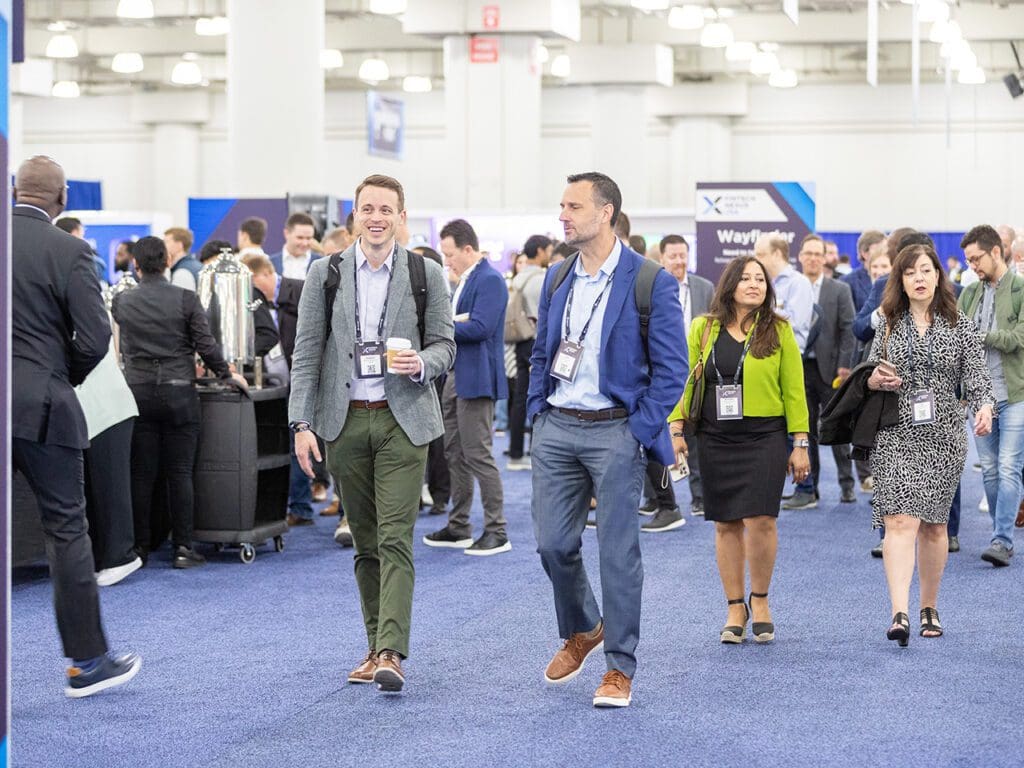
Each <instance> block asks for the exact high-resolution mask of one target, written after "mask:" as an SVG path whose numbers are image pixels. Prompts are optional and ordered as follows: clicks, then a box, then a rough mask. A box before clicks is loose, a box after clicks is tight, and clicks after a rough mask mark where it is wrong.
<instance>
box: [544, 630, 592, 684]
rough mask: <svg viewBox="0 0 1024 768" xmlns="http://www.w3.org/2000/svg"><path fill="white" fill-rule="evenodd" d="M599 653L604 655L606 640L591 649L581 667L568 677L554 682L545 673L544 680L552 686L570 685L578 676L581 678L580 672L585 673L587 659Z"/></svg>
mask: <svg viewBox="0 0 1024 768" xmlns="http://www.w3.org/2000/svg"><path fill="white" fill-rule="evenodd" d="M598 651H600V652H602V653H603V652H604V640H603V639H602V640H601V642H600V643H598V644H597V645H595V646H594V647H593V648H591V649H590V653H588V654H587V655H586V656H584V657H583V661H581V662H580V665H579V666H578V667H576V669H575V670H573V671H572V672H570V673H569V674H568V675H566V676H565V677H560V678H558V679H557V680H554V679H552V678H550V677H548V673H547V672H545V673H544V680H545V681H546V682H548V683H550V684H551V685H561V684H562V683H568V682H569V681H570V680H575V679H576V678H577V676H579V674H580V672H582V671H583V667H584V666H585V665H586V663H587V659H589V658H590V657H591V656H592V655H593V654H595V653H597V652H598Z"/></svg>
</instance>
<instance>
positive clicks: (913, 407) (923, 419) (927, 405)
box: [907, 312, 935, 426]
mask: <svg viewBox="0 0 1024 768" xmlns="http://www.w3.org/2000/svg"><path fill="white" fill-rule="evenodd" d="M916 333H917V330H916V329H915V328H914V324H913V322H911V319H910V313H909V312H908V313H907V357H908V360H909V365H910V380H911V383H912V384H913V385H914V386H917V364H916V363H915V362H914V341H915V334H916ZM925 336H926V337H927V339H928V357H927V362H928V369H927V371H926V373H925V386H923V387H920V388H918V389H916V390H914V392H913V394H911V396H910V415H911V421H912V423H913V424H914V426H918V425H920V424H931V423H933V422H934V421H935V391H934V390H933V389H932V372H933V371H934V370H935V361H934V359H933V357H932V351H933V345H934V343H935V338H934V337H933V336H932V333H931V329H930V328H929V329H928V330H927V331H926V332H925Z"/></svg>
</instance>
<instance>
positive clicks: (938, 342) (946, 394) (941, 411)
mask: <svg viewBox="0 0 1024 768" xmlns="http://www.w3.org/2000/svg"><path fill="white" fill-rule="evenodd" d="M886 330H887V329H886V324H885V322H884V320H883V322H882V325H880V326H879V327H878V329H877V330H876V332H875V340H874V343H873V344H872V345H871V353H870V355H869V358H868V359H869V360H871V361H874V362H877V361H879V360H881V359H883V358H884V359H887V360H888V361H889V362H890V363H892V364H893V365H894V366H895V367H896V371H897V372H898V373H899V375H900V377H901V378H902V379H903V384H902V386H900V388H899V392H898V394H899V423H897V424H896V426H894V427H888V428H886V429H882V430H879V432H878V436H877V439H876V444H875V449H874V450H873V451H872V452H871V473H872V474H873V475H874V478H875V493H874V496H873V497H872V499H871V509H872V515H871V522H872V524H873V525H874V527H875V528H880V527H882V517H883V515H910V516H912V517H917V518H920V519H921V521H922V522H925V523H943V524H944V523H946V521H947V520H948V519H949V506H950V504H952V503H953V496H954V495H955V494H956V488H957V485H958V484H959V483H960V476H961V474H962V473H963V467H964V459H965V458H966V457H967V431H966V429H965V426H964V419H965V417H966V414H965V413H964V407H963V405H962V404H961V402H960V398H959V397H958V396H957V394H958V393H957V390H958V389H959V392H960V394H961V395H962V398H963V400H966V401H967V404H968V405H969V407H970V409H971V411H977V410H978V409H979V408H981V407H982V406H984V405H992V406H993V407H994V406H995V398H994V397H993V394H992V382H991V380H990V379H989V373H988V367H987V366H986V365H985V353H984V348H983V346H982V343H981V340H980V338H979V336H978V333H977V331H976V329H975V327H974V323H972V322H971V321H970V320H969V319H968V318H967V316H966V315H965V314H964V313H963V312H959V313H958V314H957V323H956V326H953V327H951V326H950V325H949V323H948V322H946V320H945V319H944V318H943V317H941V316H938V317H936V318H935V320H934V321H933V322H932V324H931V327H930V328H929V329H928V330H927V332H926V333H925V335H924V336H923V337H922V336H921V335H920V334H919V333H918V332H917V330H916V329H915V328H914V325H913V320H912V318H910V317H909V313H904V315H903V316H901V317H900V319H899V320H898V321H896V323H895V324H894V327H893V328H892V332H891V333H890V334H889V338H888V340H887V341H886V340H885V337H886ZM883 345H884V347H885V349H886V351H885V352H883ZM929 359H930V360H931V364H930V365H929ZM925 388H930V389H931V390H932V392H933V393H934V396H935V408H934V411H935V412H934V416H935V420H934V421H933V422H932V423H931V424H918V425H915V424H914V423H913V412H912V411H913V406H912V397H913V395H914V394H915V393H917V392H919V391H921V390H923V389H925Z"/></svg>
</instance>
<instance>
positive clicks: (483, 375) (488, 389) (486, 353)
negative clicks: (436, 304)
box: [455, 258, 508, 400]
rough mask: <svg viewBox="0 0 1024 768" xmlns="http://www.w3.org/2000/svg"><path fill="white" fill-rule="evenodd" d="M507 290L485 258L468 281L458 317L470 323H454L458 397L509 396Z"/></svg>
mask: <svg viewBox="0 0 1024 768" xmlns="http://www.w3.org/2000/svg"><path fill="white" fill-rule="evenodd" d="M507 306H508V287H507V286H506V285H505V278H504V277H502V276H501V273H500V272H498V270H496V269H495V268H494V267H492V266H491V265H490V263H489V262H488V261H487V259H486V258H484V259H481V260H480V261H479V262H478V263H477V265H476V266H475V267H474V268H473V271H472V272H470V273H469V277H467V278H466V284H465V285H464V286H463V287H462V293H461V294H460V295H459V303H458V306H456V307H455V314H456V315H461V314H463V313H466V312H468V313H469V320H467V321H465V322H462V323H455V346H456V352H455V393H456V394H457V395H458V396H459V397H463V398H472V397H489V398H491V399H492V400H501V399H503V398H506V397H508V379H507V378H506V376H505V308H506V307H507Z"/></svg>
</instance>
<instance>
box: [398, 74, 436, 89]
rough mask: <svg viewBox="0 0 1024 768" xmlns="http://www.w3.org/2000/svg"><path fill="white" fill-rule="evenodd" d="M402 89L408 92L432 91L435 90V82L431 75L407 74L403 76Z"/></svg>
mask: <svg viewBox="0 0 1024 768" xmlns="http://www.w3.org/2000/svg"><path fill="white" fill-rule="evenodd" d="M402 90H403V91H405V92H406V93H430V92H431V91H432V90H434V83H433V82H432V81H431V79H430V78H429V77H421V76H420V75H406V76H405V77H404V78H402Z"/></svg>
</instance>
